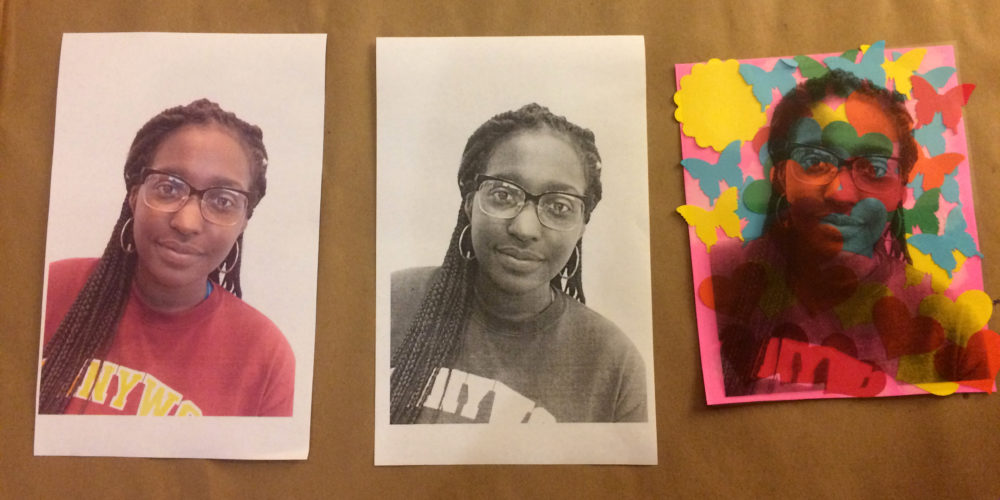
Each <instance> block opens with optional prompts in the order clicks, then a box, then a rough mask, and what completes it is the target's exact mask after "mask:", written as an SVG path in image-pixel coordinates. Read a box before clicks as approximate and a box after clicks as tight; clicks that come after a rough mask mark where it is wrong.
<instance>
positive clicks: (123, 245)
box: [118, 217, 135, 253]
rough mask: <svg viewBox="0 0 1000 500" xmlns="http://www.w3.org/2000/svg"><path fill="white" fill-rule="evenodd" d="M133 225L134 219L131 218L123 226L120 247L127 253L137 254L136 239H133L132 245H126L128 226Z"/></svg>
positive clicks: (120, 233) (119, 241) (119, 238)
mask: <svg viewBox="0 0 1000 500" xmlns="http://www.w3.org/2000/svg"><path fill="white" fill-rule="evenodd" d="M131 223H132V217H129V218H128V219H127V220H126V221H125V223H124V224H122V230H121V232H119V233H118V246H120V247H121V248H122V251H123V252H125V253H133V252H135V238H133V239H132V243H125V229H126V228H128V225H129V224H131Z"/></svg>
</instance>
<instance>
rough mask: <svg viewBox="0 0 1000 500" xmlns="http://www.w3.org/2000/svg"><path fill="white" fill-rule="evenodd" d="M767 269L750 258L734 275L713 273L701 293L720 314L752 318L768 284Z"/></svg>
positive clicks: (699, 287)
mask: <svg viewBox="0 0 1000 500" xmlns="http://www.w3.org/2000/svg"><path fill="white" fill-rule="evenodd" d="M765 286H767V271H765V270H764V266H762V265H760V264H757V263H755V262H746V263H744V264H742V265H740V266H739V267H737V268H736V270H734V271H733V274H732V275H731V276H728V277H727V276H720V275H713V276H711V277H709V278H706V279H705V280H704V281H702V282H701V285H699V286H698V297H699V298H700V299H701V301H702V302H703V303H704V304H705V305H706V306H708V307H710V308H712V309H715V311H716V312H718V313H720V314H725V315H727V316H733V317H738V318H749V317H750V315H751V314H752V313H753V310H754V309H755V308H756V307H757V303H758V302H759V301H760V297H761V295H763V294H764V287H765Z"/></svg>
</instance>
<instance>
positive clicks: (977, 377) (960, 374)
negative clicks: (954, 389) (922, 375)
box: [934, 329, 1000, 392]
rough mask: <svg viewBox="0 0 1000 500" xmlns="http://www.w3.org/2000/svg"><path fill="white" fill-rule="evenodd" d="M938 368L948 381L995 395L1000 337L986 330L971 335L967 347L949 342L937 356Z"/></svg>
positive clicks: (998, 367) (999, 366) (999, 357)
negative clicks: (994, 387)
mask: <svg viewBox="0 0 1000 500" xmlns="http://www.w3.org/2000/svg"><path fill="white" fill-rule="evenodd" d="M934 368H935V369H936V370H937V371H938V373H940V374H941V376H942V377H944V378H945V379H946V380H951V381H955V382H958V383H960V384H962V385H965V386H969V387H974V388H976V389H979V390H981V391H985V392H992V391H993V382H994V380H996V377H997V372H1000V336H998V335H997V334H996V332H993V331H991V330H986V329H984V330H980V331H978V332H976V333H974V334H972V335H971V336H969V339H968V342H966V345H965V347H962V346H959V345H956V344H953V343H951V342H947V343H946V344H945V345H944V347H942V348H941V349H939V350H938V351H937V353H935V354H934Z"/></svg>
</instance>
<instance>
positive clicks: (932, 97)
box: [910, 75, 976, 131]
mask: <svg viewBox="0 0 1000 500" xmlns="http://www.w3.org/2000/svg"><path fill="white" fill-rule="evenodd" d="M910 82H911V83H913V97H914V98H915V99H916V100H917V105H916V110H915V111H916V115H917V123H919V124H927V123H930V122H931V120H933V119H934V115H935V114H936V113H941V123H943V124H944V126H945V127H947V128H950V129H951V130H952V131H955V126H957V125H958V121H959V120H961V119H962V106H965V104H966V103H967V102H969V96H970V95H972V91H973V89H975V88H976V86H975V85H973V84H971V83H965V84H962V85H957V86H955V87H952V88H950V89H948V90H946V91H945V93H944V94H938V93H937V90H935V89H934V86H933V85H931V84H930V83H928V82H927V80H924V79H923V78H921V77H919V76H916V75H914V76H911V77H910Z"/></svg>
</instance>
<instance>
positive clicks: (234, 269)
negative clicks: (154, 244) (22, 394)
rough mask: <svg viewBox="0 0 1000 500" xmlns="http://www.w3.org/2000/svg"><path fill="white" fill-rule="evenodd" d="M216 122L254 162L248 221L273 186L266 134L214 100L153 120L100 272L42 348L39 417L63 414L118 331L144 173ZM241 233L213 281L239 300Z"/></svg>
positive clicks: (131, 162) (132, 154)
mask: <svg viewBox="0 0 1000 500" xmlns="http://www.w3.org/2000/svg"><path fill="white" fill-rule="evenodd" d="M192 124H196V125H208V124H217V125H219V126H222V127H225V128H226V129H228V130H230V131H231V132H233V133H235V134H236V136H237V137H238V138H239V140H240V142H241V143H242V146H243V149H244V151H245V152H246V154H247V157H248V158H249V160H250V170H251V176H252V179H253V180H252V183H251V187H250V194H251V196H250V200H249V201H250V204H249V207H248V209H247V217H250V215H251V214H252V213H253V208H254V207H256V205H257V203H259V202H260V200H261V198H263V197H264V192H265V190H266V188H267V180H266V173H267V150H266V149H265V148H264V142H263V133H262V132H261V130H260V128H259V127H257V126H256V125H251V124H249V123H247V122H245V121H243V120H241V119H240V118H238V117H237V116H236V115H235V114H233V113H231V112H228V111H225V110H223V109H222V108H221V107H219V105H218V104H216V103H214V102H212V101H209V100H208V99H199V100H196V101H194V102H192V103H190V104H188V105H185V106H176V107H173V108H169V109H166V110H164V111H162V112H161V113H159V114H157V115H156V116H154V117H153V118H152V119H150V120H149V121H148V122H146V124H145V125H143V126H142V128H140V129H139V131H138V132H136V134H135V139H133V141H132V146H131V147H130V148H129V152H128V156H127V157H126V160H125V169H124V177H125V192H126V196H125V200H124V201H123V202H122V208H121V213H120V215H119V217H118V222H116V223H115V226H114V229H113V230H112V232H111V238H110V239H109V240H108V243H107V245H106V246H105V248H104V253H103V255H102V256H101V258H100V260H99V261H98V263H97V267H96V268H95V269H94V271H93V273H92V274H91V275H90V277H89V278H88V279H87V282H86V283H85V284H84V286H83V289H81V290H80V293H79V294H78V295H77V297H76V300H74V302H73V305H72V306H70V308H69V311H68V312H67V313H66V316H65V317H64V318H63V320H62V322H61V323H60V324H59V327H58V328H57V329H56V331H55V333H54V334H53V335H52V338H51V340H49V342H48V343H46V344H45V347H44V348H43V350H42V356H43V358H44V364H43V365H42V380H41V386H40V388H39V402H38V411H39V413H44V414H50V413H62V412H63V411H65V408H66V405H67V404H69V401H70V399H71V397H72V393H73V391H75V390H76V389H77V387H78V386H79V385H80V384H81V383H82V380H81V377H80V374H81V370H82V369H83V368H84V367H86V366H87V365H89V363H90V361H91V360H93V359H96V358H98V356H99V355H100V353H101V352H102V351H103V350H105V349H107V348H108V347H109V346H110V345H111V343H112V341H113V339H114V336H115V333H116V331H117V329H118V322H119V320H120V319H121V316H122V313H123V312H124V310H125V305H126V304H127V302H128V298H129V294H130V291H131V288H132V279H133V277H134V276H135V269H136V263H137V259H138V257H137V255H136V253H135V252H134V248H135V245H134V243H132V230H131V228H132V224H131V222H132V208H131V207H130V205H129V200H128V194H129V193H131V192H132V190H133V189H136V188H138V186H139V185H140V184H141V183H142V182H143V179H144V178H145V176H144V173H145V170H146V169H147V168H148V167H149V166H150V165H151V163H152V161H153V159H154V157H155V156H156V152H157V150H158V148H159V146H160V144H161V143H162V142H163V141H164V140H165V139H166V138H167V137H169V136H170V135H171V134H172V133H173V132H175V131H176V130H177V129H179V128H181V127H183V126H185V125H192ZM242 240H243V235H242V234H241V235H240V236H239V237H238V238H237V240H236V243H235V244H234V245H233V248H232V249H231V250H230V253H229V255H227V256H226V259H225V262H229V261H230V260H236V263H235V265H233V266H229V265H227V266H226V268H225V271H224V272H221V273H220V271H219V270H215V271H213V272H212V273H211V274H210V275H209V276H208V278H209V279H211V280H212V281H214V282H215V283H217V284H218V285H219V286H222V287H223V288H225V289H227V290H229V291H230V292H232V293H234V294H235V295H236V296H238V297H239V296H242V290H241V289H240V266H239V259H238V258H237V257H238V252H239V246H240V245H241V243H242Z"/></svg>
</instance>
